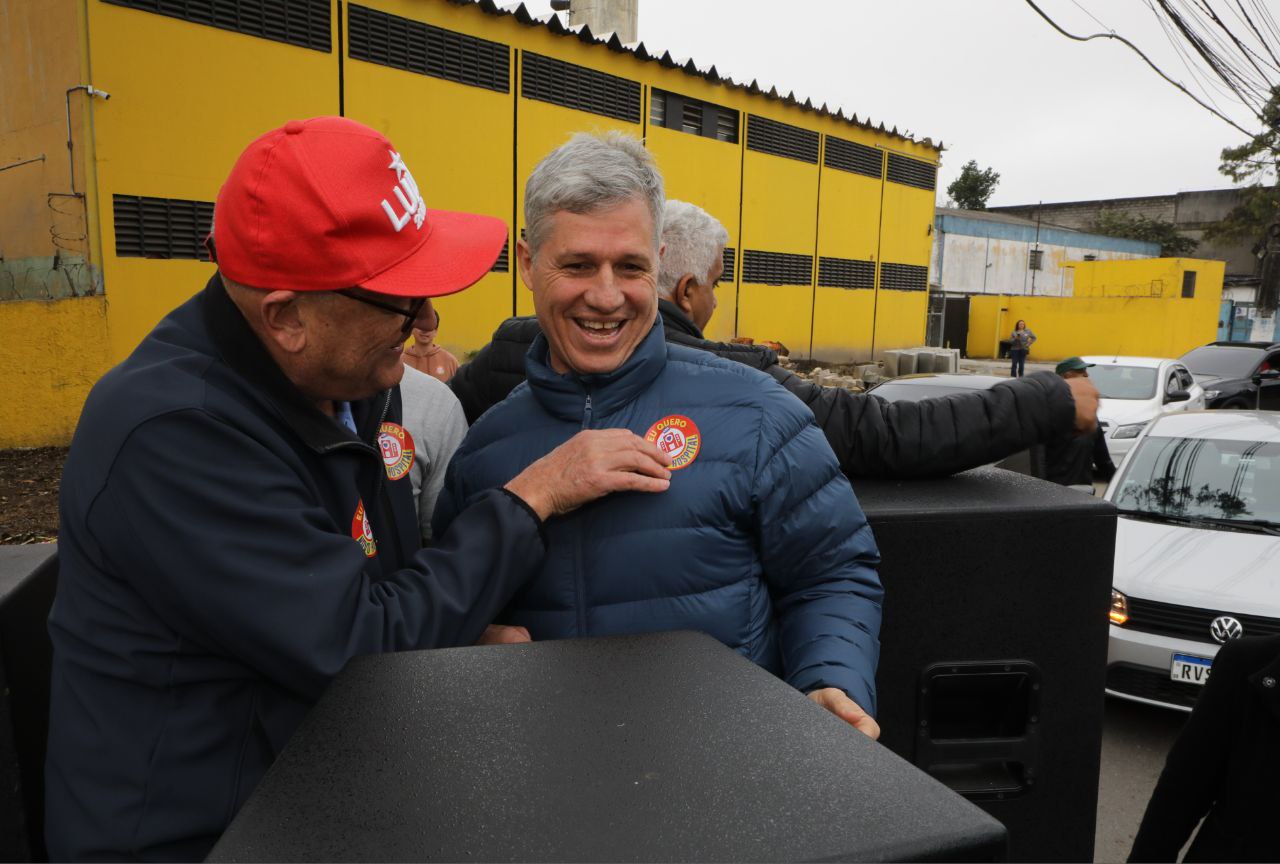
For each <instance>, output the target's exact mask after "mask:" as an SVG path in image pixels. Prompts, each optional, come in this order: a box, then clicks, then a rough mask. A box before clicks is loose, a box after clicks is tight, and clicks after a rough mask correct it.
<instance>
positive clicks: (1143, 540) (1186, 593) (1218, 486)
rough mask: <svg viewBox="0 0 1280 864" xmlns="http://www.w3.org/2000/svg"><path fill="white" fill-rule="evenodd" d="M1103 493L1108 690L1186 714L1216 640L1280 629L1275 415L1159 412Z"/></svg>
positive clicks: (1279, 453) (1279, 469) (1279, 417)
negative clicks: (1112, 549)
mask: <svg viewBox="0 0 1280 864" xmlns="http://www.w3.org/2000/svg"><path fill="white" fill-rule="evenodd" d="M1106 498H1107V500H1109V501H1111V503H1113V504H1114V505H1115V506H1116V508H1117V510H1118V511H1119V518H1118V519H1117V523H1116V554H1115V572H1114V576H1113V579H1112V592H1111V612H1110V617H1111V634H1110V640H1109V644H1108V650H1107V684H1106V689H1107V693H1109V694H1111V695H1112V696H1119V697H1121V698H1124V699H1131V700H1134V701H1137V702H1146V703H1149V704H1153V705H1160V706H1163V707H1166V708H1175V709H1180V710H1183V711H1189V710H1191V707H1192V706H1193V705H1194V704H1195V701H1196V698H1197V697H1198V696H1199V694H1200V692H1201V691H1202V690H1203V687H1204V684H1205V683H1206V682H1207V681H1208V679H1209V674H1210V670H1211V669H1212V666H1213V658H1214V657H1215V656H1216V655H1217V653H1218V648H1219V646H1221V645H1222V644H1223V643H1225V642H1227V641H1228V640H1230V639H1236V638H1239V637H1241V636H1268V635H1280V414H1277V413H1275V412H1269V411H1238V412H1237V411H1197V412H1192V413H1186V414H1165V415H1163V416H1160V417H1157V418H1156V419H1155V420H1153V421H1152V422H1151V424H1150V425H1149V426H1148V427H1147V428H1146V429H1145V430H1144V431H1143V432H1142V434H1141V435H1140V436H1139V437H1138V439H1137V442H1136V444H1135V446H1134V450H1133V452H1132V453H1131V454H1129V458H1128V461H1126V462H1125V464H1124V465H1123V466H1122V467H1121V469H1120V471H1119V472H1118V473H1117V475H1116V476H1115V478H1114V479H1113V480H1112V481H1111V485H1110V486H1109V487H1108V488H1107V492H1106Z"/></svg>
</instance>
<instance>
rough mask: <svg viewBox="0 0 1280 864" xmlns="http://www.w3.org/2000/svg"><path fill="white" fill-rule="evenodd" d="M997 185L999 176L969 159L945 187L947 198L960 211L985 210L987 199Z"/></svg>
mask: <svg viewBox="0 0 1280 864" xmlns="http://www.w3.org/2000/svg"><path fill="white" fill-rule="evenodd" d="M999 183H1000V175H999V174H997V173H996V172H995V171H993V170H992V169H990V168H979V167H978V162H977V160H975V159H970V160H969V161H968V162H966V163H965V165H964V167H963V168H961V169H960V176H959V177H957V178H956V179H955V180H953V181H951V185H950V186H948V187H947V196H948V197H949V198H950V199H951V202H952V203H953V204H955V205H956V206H957V207H959V208H961V209H962V210H986V209H987V199H989V198H990V197H991V193H993V192H995V191H996V186H997V185H999Z"/></svg>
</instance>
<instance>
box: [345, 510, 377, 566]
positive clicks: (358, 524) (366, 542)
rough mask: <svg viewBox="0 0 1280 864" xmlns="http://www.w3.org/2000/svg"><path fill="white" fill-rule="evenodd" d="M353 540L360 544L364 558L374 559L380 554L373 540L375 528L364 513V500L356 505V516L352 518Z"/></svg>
mask: <svg viewBox="0 0 1280 864" xmlns="http://www.w3.org/2000/svg"><path fill="white" fill-rule="evenodd" d="M351 539H352V540H355V541H356V542H357V543H359V544H360V548H361V549H362V550H364V557H366V558H372V557H373V556H375V555H377V554H378V544H377V543H375V542H374V540H373V526H372V525H370V524H369V514H368V513H366V512H364V499H363V498H361V499H360V502H359V503H358V504H356V515H354V516H352V517H351Z"/></svg>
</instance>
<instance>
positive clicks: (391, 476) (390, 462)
mask: <svg viewBox="0 0 1280 864" xmlns="http://www.w3.org/2000/svg"><path fill="white" fill-rule="evenodd" d="M378 449H380V450H381V451H382V464H383V465H385V466H387V479H388V480H399V479H400V478H401V477H403V476H405V475H406V474H408V473H409V469H410V468H411V467H412V466H413V436H412V435H410V434H409V433H408V431H406V430H405V428H404V427H403V426H399V425H397V424H395V423H383V424H382V427H381V429H379V431H378Z"/></svg>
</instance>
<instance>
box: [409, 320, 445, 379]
mask: <svg viewBox="0 0 1280 864" xmlns="http://www.w3.org/2000/svg"><path fill="white" fill-rule="evenodd" d="M430 320H433V321H434V322H435V323H434V325H433V326H432V327H431V329H429V330H424V329H422V328H421V327H414V328H413V344H412V345H406V346H405V348H404V363H405V365H406V366H412V367H413V368H414V369H417V370H418V371H419V372H426V373H427V374H428V375H430V376H431V377H432V378H435V379H436V380H437V381H448V380H449V379H450V378H452V377H453V373H454V372H457V371H458V358H457V357H454V356H453V355H452V354H450V353H449V352H448V351H446V350H444V349H443V348H441V347H440V346H439V345H437V344H436V336H437V335H438V334H439V332H440V312H439V311H438V310H436V311H435V317H434V318H432V319H430Z"/></svg>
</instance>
